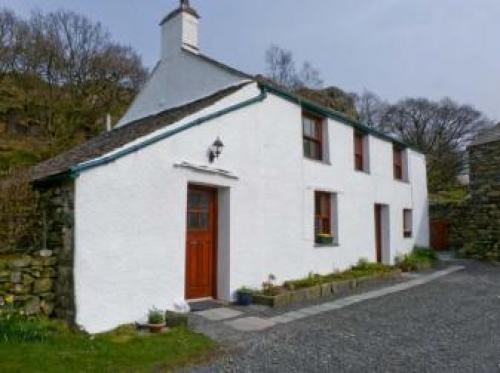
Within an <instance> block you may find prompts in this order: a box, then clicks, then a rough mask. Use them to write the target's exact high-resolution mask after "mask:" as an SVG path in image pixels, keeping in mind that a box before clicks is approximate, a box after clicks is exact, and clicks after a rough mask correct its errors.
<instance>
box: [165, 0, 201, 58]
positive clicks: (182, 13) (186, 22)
mask: <svg viewBox="0 0 500 373" xmlns="http://www.w3.org/2000/svg"><path fill="white" fill-rule="evenodd" d="M199 19H200V16H199V15H198V13H197V12H196V10H194V9H193V8H191V5H190V4H189V0H180V5H179V8H177V9H176V10H174V11H173V12H171V13H170V14H168V15H167V16H166V17H165V18H164V19H163V20H162V21H161V23H160V26H161V58H162V59H168V58H170V57H171V56H173V55H176V54H178V53H179V52H180V50H181V48H186V49H189V50H190V51H192V52H194V53H199V49H198V48H199V45H198V42H199V41H198V21H199Z"/></svg>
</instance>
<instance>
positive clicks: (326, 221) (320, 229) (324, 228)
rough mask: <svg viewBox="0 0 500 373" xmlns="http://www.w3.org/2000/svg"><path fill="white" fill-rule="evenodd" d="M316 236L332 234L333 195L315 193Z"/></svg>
mask: <svg viewBox="0 0 500 373" xmlns="http://www.w3.org/2000/svg"><path fill="white" fill-rule="evenodd" d="M314 234H315V237H318V236H319V235H320V234H327V235H331V234H332V195H331V194H330V193H326V192H316V193H315V209H314Z"/></svg>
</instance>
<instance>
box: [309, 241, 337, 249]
mask: <svg viewBox="0 0 500 373" xmlns="http://www.w3.org/2000/svg"><path fill="white" fill-rule="evenodd" d="M339 246H340V245H339V244H338V243H336V242H334V243H328V244H322V243H315V244H314V247H315V248H317V249H326V248H329V247H339Z"/></svg>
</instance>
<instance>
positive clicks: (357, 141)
mask: <svg viewBox="0 0 500 373" xmlns="http://www.w3.org/2000/svg"><path fill="white" fill-rule="evenodd" d="M365 139H366V135H365V134H363V133H361V132H358V131H354V169H355V170H357V171H367V167H366V160H367V159H366V156H365Z"/></svg>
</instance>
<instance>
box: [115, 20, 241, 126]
mask: <svg viewBox="0 0 500 373" xmlns="http://www.w3.org/2000/svg"><path fill="white" fill-rule="evenodd" d="M198 38H199V36H198V20H197V19H196V18H195V17H193V16H192V15H191V14H189V13H186V12H181V13H179V14H178V15H177V16H175V17H174V18H172V19H170V20H169V21H167V22H165V23H163V24H162V25H161V59H160V61H159V62H158V64H157V65H156V67H155V68H154V70H153V72H152V73H151V75H150V77H149V79H148V81H147V82H146V84H145V86H144V87H143V89H142V90H141V92H140V93H139V94H138V95H137V97H136V98H135V100H134V102H133V103H132V105H131V106H130V108H129V109H128V111H127V112H126V113H125V115H124V116H123V117H122V118H121V119H120V120H119V122H118V123H117V126H118V127H119V126H122V125H125V124H127V123H130V122H132V121H134V120H137V119H140V118H144V117H146V116H148V115H153V114H156V113H159V112H161V111H164V110H167V109H169V108H173V107H177V106H180V105H183V104H186V103H189V102H191V101H194V100H196V99H199V98H202V97H205V96H208V95H210V94H211V93H213V92H216V91H218V90H220V89H223V88H226V87H228V86H231V85H234V84H236V83H238V82H242V81H245V80H247V78H246V77H245V76H244V75H243V74H242V73H238V72H236V71H231V70H229V69H224V68H222V67H220V66H216V65H214V64H209V63H206V62H205V61H204V60H203V58H202V57H200V56H199V49H198V48H199V40H198Z"/></svg>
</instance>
